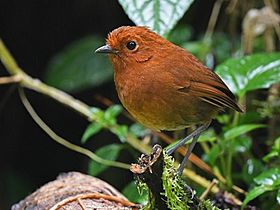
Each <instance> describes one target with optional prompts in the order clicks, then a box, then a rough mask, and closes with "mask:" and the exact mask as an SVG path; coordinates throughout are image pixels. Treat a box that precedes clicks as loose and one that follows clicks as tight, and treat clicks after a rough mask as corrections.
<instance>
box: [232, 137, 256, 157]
mask: <svg viewBox="0 0 280 210" xmlns="http://www.w3.org/2000/svg"><path fill="white" fill-rule="evenodd" d="M228 146H229V147H230V148H229V149H232V150H233V151H235V152H236V153H238V152H241V153H245V152H246V151H248V150H249V149H250V148H251V146H252V140H251V138H250V137H248V136H238V137H237V138H236V139H234V141H231V142H230V143H229V144H228ZM237 155H239V154H237Z"/></svg>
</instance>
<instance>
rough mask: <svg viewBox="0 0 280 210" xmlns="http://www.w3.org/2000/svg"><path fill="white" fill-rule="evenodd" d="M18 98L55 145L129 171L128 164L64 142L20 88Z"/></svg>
mask: <svg viewBox="0 0 280 210" xmlns="http://www.w3.org/2000/svg"><path fill="white" fill-rule="evenodd" d="M19 96H20V99H21V101H22V103H23V105H24V107H25V108H26V110H27V111H28V113H29V114H30V116H31V117H32V119H33V120H34V121H35V122H36V124H37V125H38V126H39V127H40V128H41V129H42V130H43V131H45V132H46V133H47V134H48V135H49V137H51V138H52V139H53V140H54V141H56V142H57V143H59V144H61V145H63V146H65V147H67V148H69V149H71V150H73V151H76V152H79V153H81V154H84V155H86V156H88V157H89V158H91V159H92V160H94V161H95V162H97V163H100V164H103V165H107V166H114V167H118V168H123V169H129V168H130V165H129V164H125V163H121V162H117V161H111V160H105V159H103V158H100V157H99V156H97V155H96V154H94V153H93V152H91V151H90V150H88V149H85V148H83V147H80V146H78V145H75V144H73V143H71V142H69V141H67V140H65V139H64V138H62V137H60V136H58V135H57V134H56V133H55V132H54V131H53V130H52V129H51V128H50V127H49V126H48V125H47V124H46V123H45V122H44V121H43V120H42V119H41V118H40V117H39V116H38V114H37V113H36V112H35V110H34V109H33V107H32V105H31V104H30V103H29V101H28V99H27V98H26V95H25V93H24V91H23V89H22V88H19Z"/></svg>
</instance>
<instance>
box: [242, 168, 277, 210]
mask: <svg viewBox="0 0 280 210" xmlns="http://www.w3.org/2000/svg"><path fill="white" fill-rule="evenodd" d="M254 182H255V183H256V184H257V185H259V186H256V187H254V188H253V189H252V190H251V191H250V192H249V193H248V194H247V195H246V197H245V200H244V201H243V205H242V206H243V207H244V206H245V205H246V204H247V203H248V202H250V201H251V200H253V199H255V198H256V197H258V196H260V195H262V194H263V193H265V192H268V191H275V190H277V191H279V189H280V168H271V169H269V170H266V171H264V172H262V173H261V174H260V175H258V176H257V177H255V178H254ZM277 196H278V195H277ZM277 199H278V197H277Z"/></svg>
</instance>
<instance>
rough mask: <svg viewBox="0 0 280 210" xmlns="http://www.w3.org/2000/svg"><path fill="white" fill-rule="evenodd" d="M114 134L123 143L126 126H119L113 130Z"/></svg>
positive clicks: (126, 131) (126, 130) (125, 135)
mask: <svg viewBox="0 0 280 210" xmlns="http://www.w3.org/2000/svg"><path fill="white" fill-rule="evenodd" d="M114 133H115V134H116V135H117V136H118V137H119V139H120V140H121V142H125V141H126V137H127V134H128V128H127V126H126V125H119V126H118V127H116V128H115V129H114Z"/></svg>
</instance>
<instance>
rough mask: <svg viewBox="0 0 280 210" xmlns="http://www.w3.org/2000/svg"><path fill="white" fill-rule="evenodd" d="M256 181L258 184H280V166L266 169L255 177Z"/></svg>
mask: <svg viewBox="0 0 280 210" xmlns="http://www.w3.org/2000/svg"><path fill="white" fill-rule="evenodd" d="M254 182H255V183H256V184H258V185H280V168H271V169H269V170H265V171H264V172H262V173H261V174H260V175H258V176H257V177H255V178H254ZM279 187H280V186H279Z"/></svg>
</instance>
